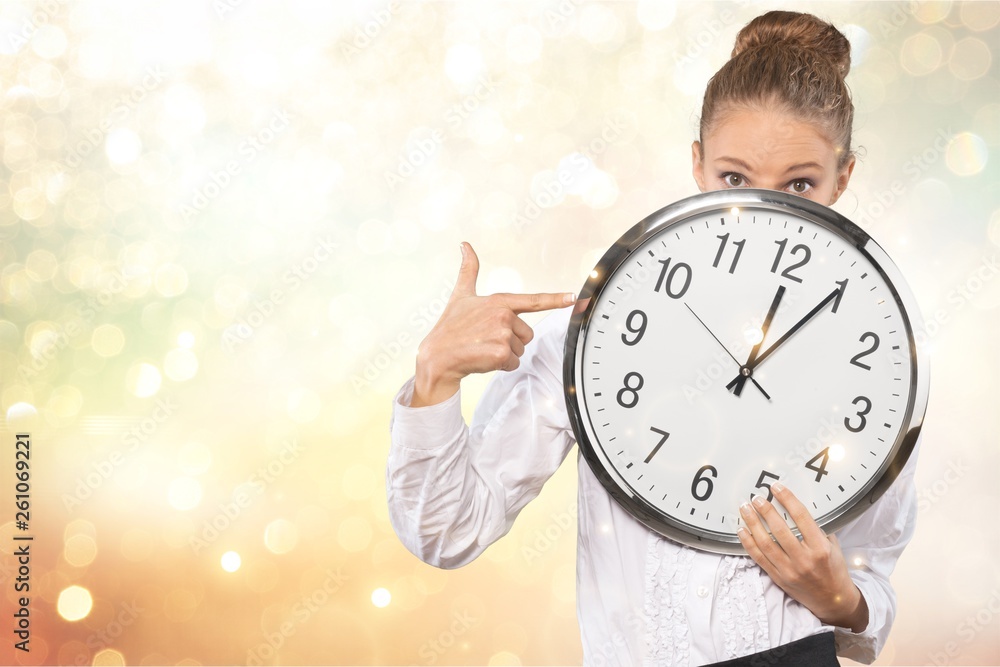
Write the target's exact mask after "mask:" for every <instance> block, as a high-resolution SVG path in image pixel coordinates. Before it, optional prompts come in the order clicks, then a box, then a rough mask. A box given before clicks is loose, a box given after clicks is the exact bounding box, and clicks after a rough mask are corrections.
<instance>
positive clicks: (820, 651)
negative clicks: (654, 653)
mask: <svg viewBox="0 0 1000 667" xmlns="http://www.w3.org/2000/svg"><path fill="white" fill-rule="evenodd" d="M705 667H840V662H839V661H838V660H837V649H836V647H835V646H834V643H833V633H832V632H829V631H827V632H821V633H820V634H818V635H810V636H809V637H804V638H802V639H797V640H795V641H793V642H789V643H787V644H782V645H781V646H775V647H774V648H772V649H768V650H767V651H761V652H760V653H754V654H753V655H745V656H743V657H742V658H734V659H733V660H725V661H723V662H713V663H712V664H711V665H706V666H705Z"/></svg>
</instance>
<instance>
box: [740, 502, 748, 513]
mask: <svg viewBox="0 0 1000 667" xmlns="http://www.w3.org/2000/svg"><path fill="white" fill-rule="evenodd" d="M740 511H741V512H743V513H744V514H750V512H751V509H750V503H743V504H742V505H740Z"/></svg>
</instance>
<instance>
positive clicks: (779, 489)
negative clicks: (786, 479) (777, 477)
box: [771, 482, 785, 493]
mask: <svg viewBox="0 0 1000 667" xmlns="http://www.w3.org/2000/svg"><path fill="white" fill-rule="evenodd" d="M771 490H772V491H774V492H775V493H780V492H782V491H784V490H785V485H784V484H782V483H781V482H775V483H774V484H772V485H771Z"/></svg>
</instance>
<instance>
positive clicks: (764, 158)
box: [703, 109, 838, 170]
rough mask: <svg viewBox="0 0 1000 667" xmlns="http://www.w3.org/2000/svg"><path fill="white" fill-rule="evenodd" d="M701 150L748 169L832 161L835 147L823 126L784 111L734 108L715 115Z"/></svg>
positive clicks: (789, 167) (830, 162)
mask: <svg viewBox="0 0 1000 667" xmlns="http://www.w3.org/2000/svg"><path fill="white" fill-rule="evenodd" d="M704 144H705V145H704V146H703V150H704V152H705V158H706V159H709V160H713V161H716V160H723V161H730V162H733V163H734V164H736V165H737V166H743V167H744V168H747V169H751V170H758V169H763V168H765V167H768V168H774V167H784V168H786V169H792V168H794V167H797V166H798V167H801V166H803V165H807V164H811V163H815V165H816V166H817V167H822V166H829V165H831V164H836V161H837V157H838V154H837V150H836V147H835V146H834V145H833V142H831V141H830V139H829V138H827V136H826V133H825V132H824V131H823V128H821V127H819V126H818V125H816V124H815V123H811V122H809V121H805V120H801V119H798V118H795V117H794V116H791V115H790V114H787V113H782V112H777V111H771V110H756V109H738V110H732V111H730V112H729V113H727V114H725V115H724V116H722V117H721V118H719V119H718V122H716V123H715V124H714V125H713V127H712V129H711V130H710V131H709V133H708V134H707V136H705V137H704Z"/></svg>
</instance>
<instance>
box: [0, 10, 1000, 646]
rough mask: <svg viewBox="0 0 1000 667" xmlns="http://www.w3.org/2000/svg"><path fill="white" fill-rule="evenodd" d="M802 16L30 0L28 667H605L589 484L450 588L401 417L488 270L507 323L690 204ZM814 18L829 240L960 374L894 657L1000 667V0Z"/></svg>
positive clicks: (947, 388)
mask: <svg viewBox="0 0 1000 667" xmlns="http://www.w3.org/2000/svg"><path fill="white" fill-rule="evenodd" d="M783 6H784V7H787V5H782V4H781V3H775V2H759V3H758V2H731V3H724V2H718V3H715V2H698V3H695V2H689V3H688V2H676V3H675V2H597V1H591V0H551V1H543V2H495V1H481V2H464V3H459V2H416V1H414V2H405V1H404V2H393V3H386V2H384V1H374V2H360V1H352V2H347V1H338V2H336V3H334V2H305V1H290V2H281V3H278V2H265V1H264V0H173V1H171V2H142V3H139V2H124V1H121V2H107V1H87V2H63V1H60V0H41V1H40V2H20V1H17V0H3V2H2V3H0V127H2V135H0V142H2V164H0V259H2V262H0V271H2V274H0V308H2V311H0V382H2V385H0V407H2V411H0V414H3V415H4V416H5V421H4V422H2V423H0V438H2V442H3V447H2V450H0V451H2V452H3V455H2V462H0V474H2V478H3V483H2V485H0V493H2V494H3V497H2V500H0V505H2V507H3V508H4V509H3V512H2V515H0V552H2V553H0V556H2V569H0V578H2V586H3V600H4V602H3V608H4V613H3V616H2V618H3V620H2V621H0V630H2V633H0V634H2V636H3V638H4V639H3V644H2V648H0V663H4V664H51V665H55V664H62V665H90V664H94V665H117V664H126V663H127V664H135V665H153V664H164V665H173V664H177V665H209V664H365V665H367V664H489V665H519V664H526V665H527V664H545V665H547V664H579V662H580V660H581V657H582V654H581V648H580V640H579V631H578V627H577V621H576V616H575V590H574V588H575V580H574V577H575V574H574V567H575V561H574V554H575V546H576V545H575V532H576V527H575V516H576V507H575V500H576V477H575V473H576V471H575V465H576V460H575V459H576V453H575V452H573V453H571V455H570V456H569V457H568V459H567V461H566V463H565V464H564V466H563V467H562V468H561V469H560V471H559V472H558V473H557V474H556V475H555V477H554V478H553V479H552V480H551V481H550V482H549V484H548V485H547V486H546V488H545V489H544V491H543V492H542V494H541V496H540V497H539V498H538V499H536V500H535V501H534V502H533V503H532V504H531V505H529V507H528V508H526V509H525V511H524V512H523V513H522V515H521V517H520V518H519V519H518V521H517V523H516V525H515V526H514V528H513V530H512V531H511V532H510V534H508V535H507V536H506V537H505V538H503V539H502V540H500V541H499V542H498V543H497V544H495V545H494V546H492V547H491V548H490V549H489V550H488V551H487V552H486V554H485V555H484V556H483V557H482V558H480V559H479V560H478V561H477V562H475V563H473V564H471V565H469V566H467V567H465V568H463V569H461V570H457V571H441V570H436V569H434V568H431V567H429V566H427V565H424V564H422V563H421V562H419V561H418V560H417V559H416V558H414V557H413V556H412V555H410V554H409V553H408V552H407V551H406V550H405V549H404V548H403V547H402V545H401V544H400V543H399V541H398V540H397V539H396V537H395V535H394V534H393V531H392V528H391V527H390V525H389V522H388V516H387V508H386V500H385V488H384V467H385V460H386V456H387V452H388V447H389V432H388V420H389V414H390V405H391V401H392V398H393V395H394V394H395V392H396V390H397V389H398V387H399V386H400V385H401V384H402V383H403V382H404V381H405V380H406V378H407V377H408V376H409V375H410V374H411V373H412V370H413V365H414V355H415V351H416V346H417V344H418V343H419V341H420V339H421V338H422V337H423V336H424V335H425V334H426V333H427V332H428V331H429V329H430V327H431V326H432V325H433V323H434V321H435V320H436V318H437V315H438V314H439V313H440V312H441V309H442V308H443V306H444V303H445V301H446V299H447V297H448V295H449V293H450V290H451V286H452V284H453V280H454V276H455V274H456V272H457V270H458V266H459V262H460V254H459V249H458V244H459V241H461V240H467V241H469V242H471V243H472V244H473V246H474V247H475V248H476V249H477V251H478V252H479V256H480V260H481V262H482V270H481V273H480V280H479V288H480V292H481V293H489V292H492V291H514V290H524V291H562V290H567V291H576V290H578V289H579V287H580V286H581V285H582V284H583V281H584V278H585V277H586V275H587V273H588V272H589V271H590V269H591V268H592V266H593V264H594V263H595V261H596V259H597V258H598V257H599V256H600V255H601V254H602V252H603V250H604V249H605V248H606V247H607V246H608V245H609V244H611V243H612V242H613V241H614V240H615V239H616V238H618V236H619V235H620V234H621V233H622V232H623V231H624V230H626V229H627V228H628V227H630V226H631V225H632V224H634V223H635V222H637V221H638V220H639V219H641V218H642V217H644V216H645V215H647V214H648V213H650V212H652V211H653V210H655V209H657V208H660V207H661V206H663V205H666V204H668V203H670V202H672V201H675V200H676V199H679V198H681V197H684V196H688V195H691V194H694V193H695V192H696V188H695V185H694V182H693V180H692V178H691V175H690V143H691V141H692V139H694V138H695V136H696V128H697V116H698V113H699V111H700V101H701V95H702V92H703V90H704V87H705V84H706V82H707V81H708V79H709V77H710V76H711V74H712V73H713V72H714V71H715V70H716V69H717V68H718V67H719V66H720V65H721V64H722V63H723V62H724V61H725V60H726V59H727V58H728V55H729V51H730V49H731V46H732V43H733V38H734V36H735V33H736V31H737V30H738V29H739V28H740V27H741V26H742V25H744V24H745V23H746V22H747V21H749V20H750V19H751V18H752V17H753V16H755V15H757V14H759V13H761V12H763V11H766V10H768V9H773V8H780V7H783ZM794 8H795V9H799V8H804V9H805V10H808V11H812V12H814V13H817V14H818V15H820V16H822V17H824V18H827V19H829V20H832V21H834V22H835V23H836V24H837V25H839V26H840V27H842V28H843V30H844V31H845V32H846V33H847V34H848V35H849V37H850V38H851V39H852V42H853V47H854V51H853V60H854V64H853V68H852V70H851V73H850V76H849V79H848V82H849V84H850V86H851V88H852V90H853V92H854V95H855V104H856V107H857V122H856V130H855V137H854V139H855V143H856V145H857V148H858V151H859V155H860V161H859V164H858V167H857V169H856V170H855V173H854V177H853V180H852V185H851V188H850V190H849V191H848V192H847V194H846V195H845V196H844V197H843V198H842V199H841V200H840V202H839V203H838V204H837V206H836V208H837V209H838V210H839V211H840V212H842V213H844V214H845V215H847V216H848V217H850V218H852V219H854V220H855V221H856V222H859V223H860V224H861V225H862V226H863V227H865V228H866V229H867V230H868V231H869V233H871V234H872V235H873V236H874V237H875V238H876V239H877V240H878V241H879V242H880V244H881V245H882V246H883V247H885V248H886V249H887V251H888V252H889V254H890V255H891V256H892V257H893V258H894V259H895V261H896V262H897V264H898V265H899V266H900V268H901V269H902V270H903V272H904V274H905V275H906V276H907V277H908V280H909V281H910V285H911V287H912V289H913V291H914V292H915V293H916V296H917V298H918V301H919V303H920V306H921V308H922V310H923V313H924V316H925V319H926V325H925V327H924V329H923V330H922V331H921V332H919V336H918V338H919V342H920V344H921V345H923V346H925V347H926V348H927V349H928V350H929V352H930V356H931V358H932V361H933V375H932V378H933V381H932V388H931V402H930V409H929V412H928V415H927V420H926V427H925V439H924V445H923V451H922V454H921V459H920V462H919V466H918V472H917V486H918V490H919V494H920V511H919V525H918V529H917V533H916V537H915V538H914V540H913V542H912V543H911V545H910V546H909V548H908V549H907V551H906V552H905V553H904V555H903V557H902V558H901V560H900V561H899V565H898V568H897V570H896V573H895V575H894V577H893V581H894V584H895V587H896V591H897V594H898V603H899V614H898V619H897V621H896V625H895V628H894V630H893V632H892V635H891V637H890V639H889V642H888V645H887V646H886V648H885V650H884V652H883V654H882V656H881V657H880V659H879V661H878V664H883V665H904V664H905V665H910V664H917V665H920V664H961V665H985V664H998V663H1000V559H998V558H997V554H998V553H1000V537H998V535H1000V533H998V528H997V522H996V516H997V510H998V509H1000V492H998V490H997V489H998V486H997V475H998V472H1000V455H998V454H1000V452H998V449H1000V448H998V444H1000V442H998V434H1000V428H998V426H1000V416H998V415H1000V410H998V409H997V407H998V403H997V395H998V393H1000V373H998V372H997V371H998V370H1000V364H998V361H1000V360H998V350H1000V348H998V346H997V331H998V325H1000V317H998V314H1000V310H998V308H1000V266H998V265H997V263H996V262H997V260H996V255H997V252H998V250H1000V248H998V245H1000V204H998V184H1000V70H998V65H997V62H996V59H998V58H1000V27H998V24H1000V4H998V3H996V2H905V3H893V2H831V3H799V2H797V3H795V4H794ZM560 178H562V184H561V185H559V183H560ZM526 317H527V319H528V320H529V321H532V322H534V321H537V317H538V316H537V315H534V316H526ZM487 379H488V378H487V377H474V378H469V379H468V380H467V381H466V382H465V384H464V389H463V400H464V409H465V410H466V414H467V416H469V417H471V410H472V408H473V406H474V405H475V401H476V398H477V396H478V394H479V392H481V390H482V388H483V386H484V385H485V382H486V381H487ZM21 431H27V432H30V433H31V436H32V447H33V449H32V454H33V458H32V460H31V465H32V482H31V483H32V496H31V497H32V513H31V520H30V526H29V529H28V530H27V531H19V530H17V529H16V527H15V524H14V516H13V502H14V499H13V493H14V490H13V488H14V485H13V474H14V455H13V448H14V434H15V432H21ZM15 533H20V534H30V535H33V537H34V540H33V542H32V546H31V549H32V551H31V553H32V560H31V568H32V569H31V580H30V584H31V592H30V596H31V629H32V636H31V643H30V647H31V651H30V653H24V652H21V651H15V650H14V649H13V639H12V637H13V635H12V630H13V620H12V619H13V617H12V613H13V611H11V610H13V609H14V608H15V606H14V605H15V600H16V597H18V595H15V592H14V586H13V584H14V578H15V577H16V574H17V570H16V567H15V561H14V559H13V556H12V555H11V554H12V552H13V550H14V546H15V544H14V541H13V535H14V534H15ZM8 612H9V613H8Z"/></svg>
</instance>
